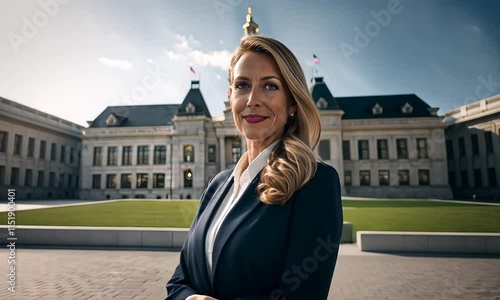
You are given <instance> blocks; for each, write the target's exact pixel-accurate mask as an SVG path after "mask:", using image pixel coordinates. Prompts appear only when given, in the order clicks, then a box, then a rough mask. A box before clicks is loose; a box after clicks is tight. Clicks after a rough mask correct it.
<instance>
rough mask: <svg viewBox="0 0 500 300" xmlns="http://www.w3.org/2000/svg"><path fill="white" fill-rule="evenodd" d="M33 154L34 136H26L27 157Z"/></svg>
mask: <svg viewBox="0 0 500 300" xmlns="http://www.w3.org/2000/svg"><path fill="white" fill-rule="evenodd" d="M34 156H35V138H32V137H30V138H28V157H34Z"/></svg>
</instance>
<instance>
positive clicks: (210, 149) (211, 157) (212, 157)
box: [208, 145, 216, 162]
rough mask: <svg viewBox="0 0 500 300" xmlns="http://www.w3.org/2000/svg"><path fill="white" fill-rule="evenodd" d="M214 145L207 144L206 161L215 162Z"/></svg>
mask: <svg viewBox="0 0 500 300" xmlns="http://www.w3.org/2000/svg"><path fill="white" fill-rule="evenodd" d="M215 157H216V156H215V145H208V162H215Z"/></svg>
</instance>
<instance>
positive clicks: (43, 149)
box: [40, 141, 47, 159]
mask: <svg viewBox="0 0 500 300" xmlns="http://www.w3.org/2000/svg"><path fill="white" fill-rule="evenodd" d="M46 151H47V142H46V141H40V159H45V152H46Z"/></svg>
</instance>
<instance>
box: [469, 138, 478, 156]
mask: <svg viewBox="0 0 500 300" xmlns="http://www.w3.org/2000/svg"><path fill="white" fill-rule="evenodd" d="M470 141H471V144H472V154H473V155H478V154H479V141H478V139H477V134H473V135H471V136H470Z"/></svg>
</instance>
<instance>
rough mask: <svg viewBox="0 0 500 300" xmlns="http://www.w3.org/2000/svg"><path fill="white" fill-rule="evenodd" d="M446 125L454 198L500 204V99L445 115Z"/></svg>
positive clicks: (488, 100) (492, 99)
mask: <svg viewBox="0 0 500 300" xmlns="http://www.w3.org/2000/svg"><path fill="white" fill-rule="evenodd" d="M444 124H445V125H446V126H447V128H446V151H447V157H448V180H449V185H450V186H451V188H452V190H453V195H454V197H455V198H456V199H476V200H481V199H487V200H496V201H498V200H500V95H496V96H493V97H490V98H487V99H483V100H480V101H477V102H474V103H471V104H468V105H464V106H461V107H458V108H456V109H454V110H451V111H449V112H447V113H445V118H444Z"/></svg>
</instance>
